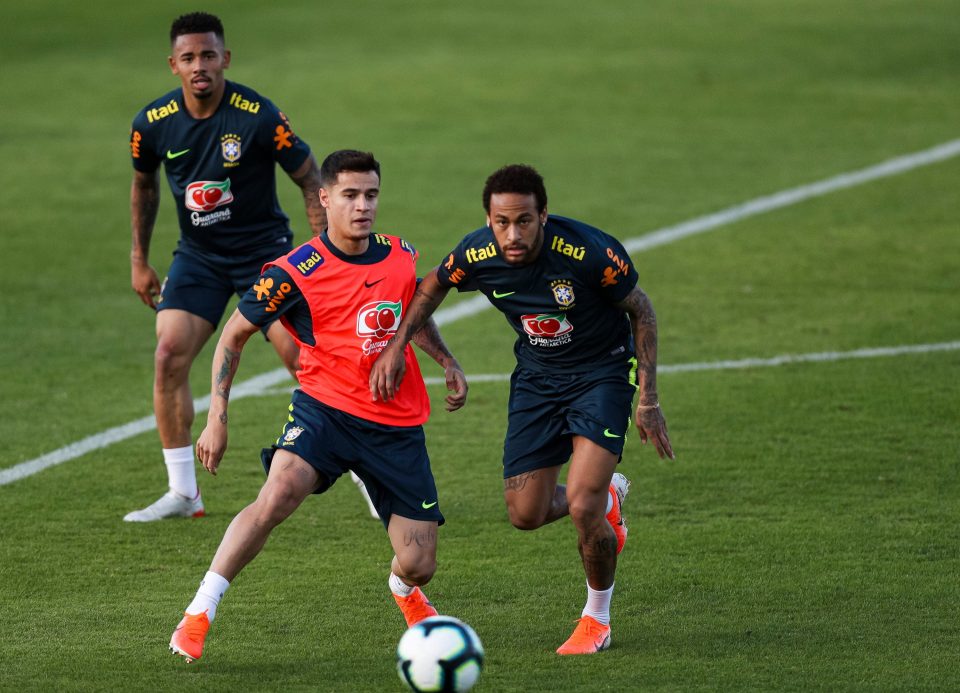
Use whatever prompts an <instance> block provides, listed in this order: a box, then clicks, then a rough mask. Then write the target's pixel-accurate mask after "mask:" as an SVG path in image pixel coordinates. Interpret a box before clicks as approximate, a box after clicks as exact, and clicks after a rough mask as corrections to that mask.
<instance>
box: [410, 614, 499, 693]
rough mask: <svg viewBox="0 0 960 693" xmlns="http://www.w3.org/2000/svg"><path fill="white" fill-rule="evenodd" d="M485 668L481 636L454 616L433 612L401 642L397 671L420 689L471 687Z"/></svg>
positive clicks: (465, 689)
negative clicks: (434, 613) (435, 614)
mask: <svg viewBox="0 0 960 693" xmlns="http://www.w3.org/2000/svg"><path fill="white" fill-rule="evenodd" d="M482 668H483V645H481V644H480V638H478V637H477V634H476V633H474V632H473V628H471V627H470V626H468V625H467V624H466V623H464V622H463V621H461V620H459V619H456V618H454V617H453V616H431V617H430V618H426V619H424V620H422V621H420V623H417V624H415V625H412V626H410V628H408V629H407V632H406V633H404V634H403V637H402V638H400V643H399V644H398V645H397V672H398V673H399V674H400V678H401V679H403V681H404V682H405V683H406V684H407V685H408V686H409V687H410V689H411V690H414V691H417V693H421V692H424V693H425V692H426V691H451V692H453V691H456V692H459V691H469V690H470V689H471V688H473V685H474V684H475V683H476V682H477V679H478V678H480V669H482Z"/></svg>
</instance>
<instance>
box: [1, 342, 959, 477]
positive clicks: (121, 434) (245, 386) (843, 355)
mask: <svg viewBox="0 0 960 693" xmlns="http://www.w3.org/2000/svg"><path fill="white" fill-rule="evenodd" d="M958 350H960V341H956V342H940V343H936V344H916V345H908V346H899V347H877V348H870V349H855V350H853V351H821V352H817V353H812V354H783V355H781V356H774V357H773V358H766V359H757V358H751V359H739V360H735V361H703V362H700V363H679V364H676V365H672V366H671V365H663V366H660V367H658V368H657V372H658V373H660V374H664V373H689V372H693V371H719V370H732V369H742V368H769V367H772V366H782V365H785V364H790V363H815V362H823V361H843V360H847V359H868V358H879V357H884V356H900V355H903V354H929V353H933V352H938V351H958ZM278 375H279V376H280V377H279V379H278ZM289 378H290V375H289V373H287V372H286V371H285V370H282V369H281V370H280V371H279V372H278V371H271V372H270V373H264V374H263V375H258V376H256V377H254V378H251V379H250V380H246V381H244V382H242V383H240V384H238V385H236V386H235V387H234V388H233V390H232V391H231V393H230V399H231V400H237V399H242V398H244V397H261V396H266V395H277V394H284V393H289V392H290V391H291V390H292V387H287V388H282V389H281V388H276V387H274V386H276V385H278V384H279V383H280V382H283V381H284V380H289ZM469 380H470V382H471V383H473V384H476V383H493V382H505V381H508V380H510V374H509V373H478V374H476V375H471V376H470V378H469ZM424 381H425V382H426V383H427V385H443V384H444V379H443V378H440V377H428V378H424ZM193 406H194V409H195V410H196V412H197V413H198V414H199V413H202V412H205V411H207V410H208V409H209V408H210V396H209V395H208V396H206V397H200V398H198V399H196V400H194V402H193ZM156 427H157V425H156V421H155V420H154V418H153V416H145V417H143V418H142V419H137V420H136V421H131V422H130V423H128V424H124V425H123V426H117V427H115V428H110V429H107V430H106V431H103V432H102V433H98V434H96V435H92V436H90V437H88V438H84V439H83V440H81V441H78V442H76V443H72V444H70V445H67V446H66V447H62V448H60V449H59V450H54V451H53V452H51V453H48V454H46V455H42V456H40V457H38V458H36V459H33V460H30V461H28V462H22V463H20V464H18V465H15V466H13V467H10V468H9V469H3V470H0V486H3V485H5V484H10V483H13V482H14V481H19V480H20V479H24V478H26V477H28V476H32V475H33V474H36V473H37V472H40V471H42V470H44V469H46V468H47V467H53V466H55V465H58V464H61V463H63V462H67V461H69V460H72V459H74V458H77V457H80V456H81V455H85V454H87V453H88V452H93V451H94V450H99V449H101V448H105V447H108V446H110V445H113V444H114V443H119V442H122V441H124V440H127V439H128V438H132V437H134V436H137V435H140V434H141V433H146V432H147V431H152V430H153V429H155V428H156Z"/></svg>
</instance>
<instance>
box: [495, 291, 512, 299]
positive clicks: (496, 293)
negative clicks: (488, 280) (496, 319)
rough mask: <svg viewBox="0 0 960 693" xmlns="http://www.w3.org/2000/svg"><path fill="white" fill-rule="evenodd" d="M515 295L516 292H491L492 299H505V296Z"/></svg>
mask: <svg viewBox="0 0 960 693" xmlns="http://www.w3.org/2000/svg"><path fill="white" fill-rule="evenodd" d="M515 293H517V292H516V291H504V292H503V293H500V292H499V291H494V292H493V297H494V298H506V297H507V296H513V295H514V294H515Z"/></svg>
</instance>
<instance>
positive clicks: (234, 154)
mask: <svg viewBox="0 0 960 693" xmlns="http://www.w3.org/2000/svg"><path fill="white" fill-rule="evenodd" d="M220 151H221V153H222V154H223V162H224V163H223V165H224V166H225V167H227V168H230V167H233V166H239V165H240V164H238V163H237V162H238V161H239V160H240V135H235V134H233V133H228V134H226V135H224V136H223V137H221V138H220Z"/></svg>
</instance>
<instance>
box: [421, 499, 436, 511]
mask: <svg viewBox="0 0 960 693" xmlns="http://www.w3.org/2000/svg"><path fill="white" fill-rule="evenodd" d="M436 504H437V501H433V503H427V501H423V502H422V503H420V507H421V508H423V509H424V510H429V509H430V508H432V507H433V506H435V505H436Z"/></svg>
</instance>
